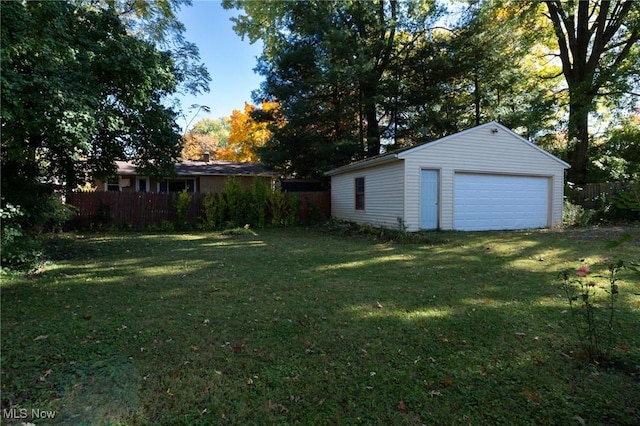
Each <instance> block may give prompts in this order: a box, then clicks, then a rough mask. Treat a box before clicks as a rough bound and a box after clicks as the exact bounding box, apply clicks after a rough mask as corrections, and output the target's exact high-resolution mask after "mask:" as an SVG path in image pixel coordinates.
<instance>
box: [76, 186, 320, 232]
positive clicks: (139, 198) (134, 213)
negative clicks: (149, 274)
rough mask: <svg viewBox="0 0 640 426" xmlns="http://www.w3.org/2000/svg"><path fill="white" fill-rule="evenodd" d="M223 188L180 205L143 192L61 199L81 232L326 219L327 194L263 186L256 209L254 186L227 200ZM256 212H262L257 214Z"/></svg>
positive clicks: (174, 197) (170, 197)
mask: <svg viewBox="0 0 640 426" xmlns="http://www.w3.org/2000/svg"><path fill="white" fill-rule="evenodd" d="M230 181H232V180H230ZM231 185H233V184H231ZM228 189H229V188H227V187H225V190H224V191H223V192H221V193H217V194H209V193H199V192H195V193H188V196H189V199H188V203H185V200H186V198H184V195H182V197H183V200H182V201H181V202H180V203H179V198H180V196H181V193H143V192H76V193H73V194H71V195H70V196H69V197H68V198H67V203H68V204H70V205H73V206H74V207H75V208H76V215H75V218H74V219H73V220H72V225H73V226H75V227H77V228H81V229H93V228H101V227H112V226H113V227H122V228H134V229H145V228H149V227H164V226H167V225H178V227H180V226H182V225H185V224H188V225H195V224H202V225H204V226H205V228H208V229H212V230H213V229H223V228H226V227H233V226H244V225H246V224H249V225H251V226H252V227H261V226H267V225H283V224H289V223H290V222H296V221H301V222H307V221H313V220H321V219H325V218H328V217H329V216H330V215H331V196H330V193H329V192H328V191H325V192H293V193H281V192H279V191H272V190H271V189H270V188H268V187H267V188H266V191H263V197H262V198H261V199H262V200H263V204H262V205H261V206H260V207H262V209H261V208H260V207H259V205H258V203H257V201H256V197H255V192H256V188H255V187H254V188H252V189H251V190H242V189H240V191H238V190H237V188H235V187H234V189H232V190H231V192H232V193H233V194H234V195H231V196H229V191H228ZM258 191H261V190H258ZM276 194H277V195H276ZM285 202H286V203H287V204H288V205H291V204H295V208H296V210H295V212H289V214H288V216H287V217H286V218H285V217H282V216H283V214H282V211H276V212H275V213H276V215H275V222H274V210H273V209H274V208H275V207H276V206H277V205H278V203H279V205H280V206H281V207H282V208H284V207H286V206H284V204H285ZM184 204H186V209H185V211H184V215H182V214H179V213H178V210H179V209H178V206H179V205H181V206H182V205H184ZM207 205H208V206H209V212H208V213H209V215H208V214H207ZM259 211H263V212H264V213H263V216H260V213H258V212H259ZM212 214H217V215H218V216H211V215H212ZM261 218H262V219H261ZM285 219H286V220H285ZM294 219H295V220H294ZM252 222H254V223H252ZM285 222H286V223H285Z"/></svg>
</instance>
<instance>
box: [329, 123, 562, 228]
mask: <svg viewBox="0 0 640 426" xmlns="http://www.w3.org/2000/svg"><path fill="white" fill-rule="evenodd" d="M567 167H568V164H566V163H564V162H563V161H561V160H559V159H558V158H556V157H554V156H553V155H551V154H549V153H548V152H546V151H543V150H542V149H540V148H538V147H536V146H535V145H533V144H531V143H529V142H527V141H526V140H524V139H522V138H521V137H519V136H518V135H516V134H515V133H513V132H512V131H511V130H509V129H507V128H506V127H504V126H502V125H500V124H498V123H495V122H492V123H487V124H484V125H481V126H478V127H475V128H472V129H469V130H466V131H463V132H460V133H457V134H455V135H451V136H447V137H444V138H442V139H439V140H437V141H435V142H432V143H429V144H425V145H421V146H417V147H415V148H412V149H408V150H406V151H401V152H398V153H396V154H390V155H389V156H386V157H385V156H381V157H376V158H374V159H372V160H370V161H369V162H362V163H354V164H351V165H347V166H344V167H341V168H338V169H335V170H332V171H330V172H327V175H329V176H331V208H332V214H333V216H334V217H336V218H338V219H343V220H349V221H354V222H360V223H362V222H367V223H370V224H371V225H375V226H385V227H393V228H394V227H397V226H398V219H397V218H398V217H401V218H403V224H404V226H405V227H406V230H407V231H411V232H413V231H419V230H420V227H421V226H420V225H421V223H420V220H421V173H422V171H423V170H437V171H438V172H439V174H438V177H439V186H440V187H439V195H440V199H439V202H438V205H439V212H438V213H439V228H440V229H454V193H455V183H454V179H455V176H456V173H458V174H460V173H467V174H476V175H482V174H488V175H498V176H523V177H533V178H543V179H544V181H545V182H546V185H547V188H548V192H547V202H546V209H547V221H546V225H545V226H551V227H553V226H559V225H561V224H562V204H563V197H564V171H565V169H566V168H567ZM356 177H365V181H366V183H365V187H366V189H365V199H366V201H365V209H364V210H362V211H357V212H356V211H355V208H354V199H353V198H354V193H355V188H354V182H355V178H356ZM542 208H544V207H542ZM505 226H508V225H505ZM503 229H504V228H503Z"/></svg>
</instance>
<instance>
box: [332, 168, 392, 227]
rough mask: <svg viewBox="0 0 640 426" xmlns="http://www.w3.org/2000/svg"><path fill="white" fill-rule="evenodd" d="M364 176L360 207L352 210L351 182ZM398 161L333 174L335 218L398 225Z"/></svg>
mask: <svg viewBox="0 0 640 426" xmlns="http://www.w3.org/2000/svg"><path fill="white" fill-rule="evenodd" d="M356 178H364V191H365V195H364V200H365V201H364V209H363V210H356V206H355V193H356V188H355V182H356ZM403 199H404V190H403V167H402V161H396V162H394V163H391V164H388V165H384V166H378V167H371V168H367V169H361V170H357V171H354V172H352V173H344V174H341V175H337V176H333V177H332V179H331V214H332V216H333V217H335V218H336V219H340V220H347V221H351V222H357V223H370V224H371V225H374V226H382V227H386V228H398V227H399V226H400V223H399V221H398V218H400V220H402V215H403V209H404V202H403Z"/></svg>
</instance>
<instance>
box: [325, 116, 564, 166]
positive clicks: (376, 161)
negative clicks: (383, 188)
mask: <svg viewBox="0 0 640 426" xmlns="http://www.w3.org/2000/svg"><path fill="white" fill-rule="evenodd" d="M483 128H491V129H492V130H493V129H495V130H496V131H505V132H507V133H509V134H510V135H512V136H514V137H515V138H516V139H518V140H519V141H520V142H523V143H526V144H527V145H529V146H531V147H532V148H534V149H535V150H537V151H539V152H541V153H543V154H544V155H546V156H548V157H549V158H551V159H553V160H555V161H557V162H559V163H560V164H562V166H563V167H564V168H567V169H568V168H569V167H571V166H570V165H569V164H568V163H566V162H564V161H562V160H561V159H559V158H558V157H556V156H555V155H553V154H551V153H549V152H547V151H545V150H544V149H542V148H540V147H539V146H537V145H536V144H534V143H532V142H530V141H528V140H526V139H525V138H523V137H522V136H520V135H518V134H517V133H515V132H513V131H512V130H511V129H509V128H507V127H505V126H503V125H502V124H500V123H498V122H496V121H491V122H489V123H485V124H481V125H479V126H476V127H472V128H470V129H466V130H463V131H461V132H458V133H454V134H451V135H448V136H445V137H443V138H440V139H437V140H435V141H431V142H426V143H423V144H420V145H416V146H411V147H406V148H402V149H398V150H394V151H391V152H387V153H385V154H380V155H376V156H375V157H370V158H367V159H364V160H360V161H356V162H353V163H350V164H347V165H345V166H341V167H338V168H335V169H333V170H329V171H328V172H325V174H324V175H325V176H333V175H338V174H341V173H345V172H349V171H353V170H359V169H363V168H367V167H371V166H377V165H381V164H384V163H389V162H392V161H397V160H402V159H404V158H405V157H407V156H408V155H411V154H412V153H414V152H416V151H419V150H421V149H424V148H429V147H432V146H435V145H438V144H441V143H444V142H446V141H448V140H451V139H453V138H455V137H458V136H461V135H464V134H466V133H471V132H475V131H478V130H481V129H483Z"/></svg>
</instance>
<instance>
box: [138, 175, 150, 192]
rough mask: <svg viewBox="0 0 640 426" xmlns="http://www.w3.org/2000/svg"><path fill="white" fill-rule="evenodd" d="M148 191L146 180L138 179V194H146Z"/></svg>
mask: <svg viewBox="0 0 640 426" xmlns="http://www.w3.org/2000/svg"><path fill="white" fill-rule="evenodd" d="M148 191H149V189H148V187H147V179H146V178H138V192H148Z"/></svg>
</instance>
